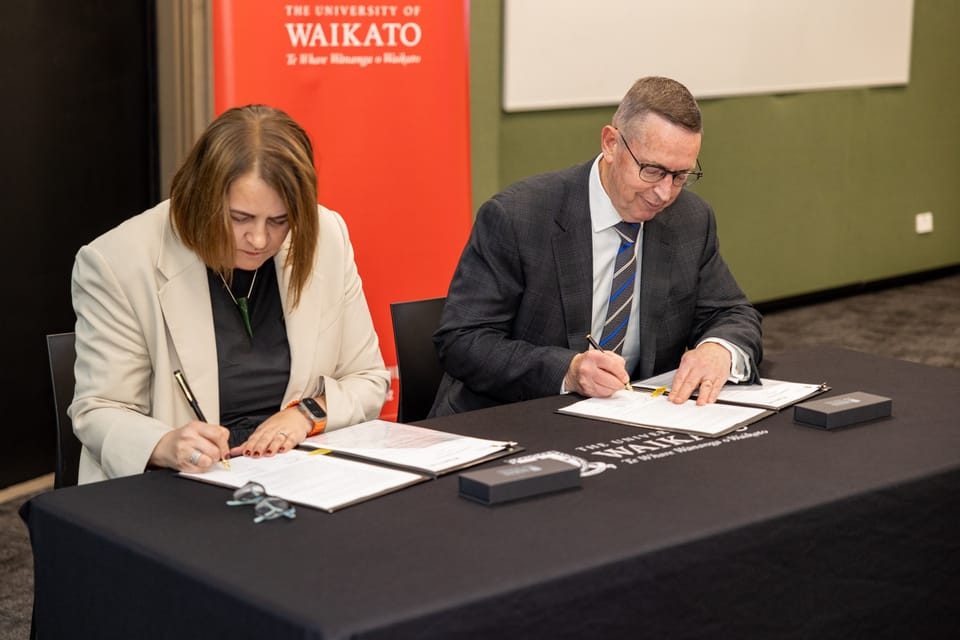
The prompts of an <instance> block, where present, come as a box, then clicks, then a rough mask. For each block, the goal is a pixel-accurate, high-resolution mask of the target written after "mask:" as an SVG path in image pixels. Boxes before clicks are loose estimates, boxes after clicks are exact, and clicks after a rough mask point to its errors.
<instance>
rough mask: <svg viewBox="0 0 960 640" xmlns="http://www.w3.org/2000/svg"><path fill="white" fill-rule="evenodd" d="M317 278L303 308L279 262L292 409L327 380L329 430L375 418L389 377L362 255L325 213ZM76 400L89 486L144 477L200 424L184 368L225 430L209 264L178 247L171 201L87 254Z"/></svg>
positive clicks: (79, 310)
mask: <svg viewBox="0 0 960 640" xmlns="http://www.w3.org/2000/svg"><path fill="white" fill-rule="evenodd" d="M318 213H319V217H320V232H319V241H318V246H317V252H316V259H315V263H314V268H313V276H312V277H311V279H310V280H309V281H308V283H307V285H306V287H305V288H304V291H303V293H302V295H301V297H300V304H299V305H298V306H297V308H295V309H293V308H291V307H290V300H289V299H288V296H287V283H288V281H289V276H290V273H289V270H288V269H285V268H284V267H283V265H284V260H285V259H286V256H287V252H288V251H289V243H290V239H289V237H288V238H287V240H286V242H285V243H284V245H283V247H282V248H281V250H280V252H279V253H278V254H277V256H276V257H275V258H274V260H275V261H276V267H277V269H276V271H277V280H278V284H279V287H280V297H281V300H282V303H283V310H284V317H285V320H286V328H287V339H288V341H289V343H290V357H291V363H290V380H289V383H288V386H287V389H286V392H285V393H284V397H283V402H282V403H281V405H279V406H278V407H277V410H278V411H279V410H280V409H282V408H283V406H285V405H286V404H287V403H288V402H290V401H291V400H294V399H297V398H301V397H304V396H307V395H313V394H314V393H315V392H316V391H317V389H318V387H319V383H320V378H321V376H323V377H324V378H325V393H326V401H327V414H328V419H327V429H336V428H338V427H343V426H345V425H350V424H355V423H357V422H362V421H364V420H370V419H373V418H376V417H377V415H378V414H379V412H380V409H381V408H382V406H383V402H384V400H385V398H386V393H387V389H388V387H389V384H390V374H389V372H388V371H387V370H386V368H385V367H384V363H383V357H382V356H381V354H380V343H379V340H378V338H377V334H376V332H375V331H374V328H373V322H372V320H371V318H370V312H369V309H368V307H367V302H366V299H365V298H364V294H363V287H362V283H361V281H360V276H359V274H358V273H357V267H356V264H355V263H354V256H353V247H352V245H351V244H350V239H349V236H348V234H347V228H346V225H345V224H344V221H343V219H342V218H341V217H340V215H339V214H337V213H335V212H333V211H330V210H329V209H326V208H324V207H322V206H319V207H318ZM72 295H73V307H74V311H75V312H76V316H77V324H76V341H77V361H76V365H75V367H74V370H75V373H76V390H75V393H74V398H73V403H72V404H71V405H70V409H69V415H70V418H71V419H72V420H73V428H74V432H75V433H76V434H77V437H78V438H79V439H80V441H81V442H82V443H83V451H82V454H81V456H80V483H87V482H94V481H96V480H102V479H105V478H113V477H118V476H125V475H132V474H136V473H140V472H142V471H143V470H144V469H145V468H146V466H147V462H148V460H149V458H150V454H151V453H152V452H153V449H154V447H155V446H156V444H157V442H158V441H159V440H160V438H161V437H162V436H163V435H164V433H166V432H167V431H168V430H170V429H173V428H177V427H180V426H183V425H185V424H187V423H188V422H190V421H191V420H194V419H195V418H194V416H193V413H192V411H191V409H190V406H189V405H188V404H187V402H186V400H185V399H184V397H183V395H182V393H181V391H180V389H179V387H177V384H176V382H175V380H174V377H173V372H174V371H176V370H177V369H182V370H183V373H184V375H185V376H186V378H187V380H188V381H189V383H190V386H191V388H192V389H193V392H194V395H195V396H196V397H197V401H198V402H199V404H200V408H201V409H202V410H203V413H204V415H205V417H206V418H207V420H208V421H209V422H211V423H214V424H216V423H219V421H220V390H219V384H218V370H217V349H216V340H215V337H214V329H213V311H212V307H211V303H210V289H209V286H208V283H207V273H206V268H205V266H204V264H203V263H202V262H201V261H200V259H199V258H198V257H197V255H196V254H195V253H193V252H192V251H191V250H189V249H188V248H186V247H185V246H184V245H183V244H182V243H181V242H180V241H179V240H178V239H177V237H176V235H175V234H174V232H173V229H172V227H171V224H170V217H169V201H165V202H162V203H160V204H159V205H157V206H156V207H154V208H152V209H150V210H148V211H146V212H144V213H142V214H140V215H138V216H135V217H133V218H130V219H129V220H127V221H125V222H123V223H122V224H120V225H119V226H117V227H116V228H114V229H112V230H110V231H108V232H107V233H105V234H103V235H102V236H100V237H98V238H97V239H96V240H94V241H93V242H91V243H90V244H88V245H86V246H83V247H81V248H80V250H79V251H78V253H77V256H76V260H75V263H74V267H73V278H72Z"/></svg>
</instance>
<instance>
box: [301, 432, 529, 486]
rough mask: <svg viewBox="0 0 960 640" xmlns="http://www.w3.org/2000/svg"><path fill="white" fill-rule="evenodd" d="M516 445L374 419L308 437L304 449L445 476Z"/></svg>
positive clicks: (506, 451)
mask: <svg viewBox="0 0 960 640" xmlns="http://www.w3.org/2000/svg"><path fill="white" fill-rule="evenodd" d="M515 445H516V443H515V442H506V441H500V440H485V439H483V438H472V437H469V436H461V435H457V434H455V433H446V432H444V431H436V430H434V429H428V428H426V427H418V426H414V425H410V424H402V423H398V422H389V421H386V420H370V421H369V422H361V423H360V424H355V425H353V426H351V427H344V428H343V429H336V430H334V431H330V432H326V433H321V434H319V435H315V436H313V437H311V438H307V439H306V440H304V441H303V442H302V443H301V446H303V447H316V448H320V449H328V450H330V451H333V452H335V453H343V454H346V455H351V456H356V457H359V458H364V459H367V460H373V461H379V462H384V463H388V464H394V465H398V466H402V467H407V468H410V469H416V470H420V471H426V472H429V473H432V474H441V473H445V472H447V471H451V470H453V469H459V468H463V467H464V466H469V465H471V464H476V463H478V462H481V461H484V460H487V459H489V458H490V457H491V456H496V455H498V454H505V453H509V452H511V451H512V448H513V447H514V446H515Z"/></svg>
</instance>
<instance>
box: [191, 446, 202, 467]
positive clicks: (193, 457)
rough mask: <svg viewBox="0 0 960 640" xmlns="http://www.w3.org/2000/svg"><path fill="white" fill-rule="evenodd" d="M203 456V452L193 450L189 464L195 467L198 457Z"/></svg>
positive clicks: (198, 460) (198, 461)
mask: <svg viewBox="0 0 960 640" xmlns="http://www.w3.org/2000/svg"><path fill="white" fill-rule="evenodd" d="M202 455H203V452H202V451H200V449H194V450H193V453H191V454H190V464H192V465H197V464H199V463H200V456H202Z"/></svg>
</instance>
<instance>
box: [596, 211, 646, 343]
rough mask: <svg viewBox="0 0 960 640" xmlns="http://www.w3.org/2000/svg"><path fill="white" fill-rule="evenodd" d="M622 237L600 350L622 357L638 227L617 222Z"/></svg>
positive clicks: (632, 285) (630, 298) (628, 316)
mask: <svg viewBox="0 0 960 640" xmlns="http://www.w3.org/2000/svg"><path fill="white" fill-rule="evenodd" d="M614 228H615V229H616V230H617V233H618V234H619V235H620V249H619V250H618V251H617V259H616V262H615V263H614V268H613V285H612V286H611V287H610V300H609V304H608V306H607V319H606V320H605V321H604V323H603V334H602V335H603V338H602V339H601V340H600V347H601V348H603V349H605V350H606V351H614V352H616V353H620V352H622V351H623V342H624V340H625V339H626V336H627V322H628V321H629V320H630V306H631V304H633V294H634V290H635V289H636V287H635V286H634V279H635V278H636V277H637V252H636V250H635V249H634V245H635V244H636V243H637V234H638V233H639V230H640V225H639V224H637V223H629V222H618V223H617V226H616V227H614Z"/></svg>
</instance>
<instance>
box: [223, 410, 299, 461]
mask: <svg viewBox="0 0 960 640" xmlns="http://www.w3.org/2000/svg"><path fill="white" fill-rule="evenodd" d="M312 428H313V424H312V423H311V422H310V421H309V420H307V417H306V416H304V415H303V414H302V413H300V411H299V410H298V409H297V408H296V407H290V408H289V409H284V410H283V411H280V412H279V413H275V414H273V415H272V416H270V417H269V418H267V419H266V420H264V421H263V422H262V423H261V424H260V426H259V427H257V430H256V431H254V432H253V433H251V434H250V437H249V438H247V441H246V442H244V443H243V444H241V445H239V446H236V447H234V448H233V449H231V450H230V454H231V455H235V456H239V455H244V456H250V457H253V458H259V457H260V456H272V455H275V454H278V453H283V452H284V451H289V450H290V449H293V448H294V447H296V446H297V445H298V444H300V443H301V442H303V441H304V440H305V439H306V437H307V434H308V433H310V429H312Z"/></svg>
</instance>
